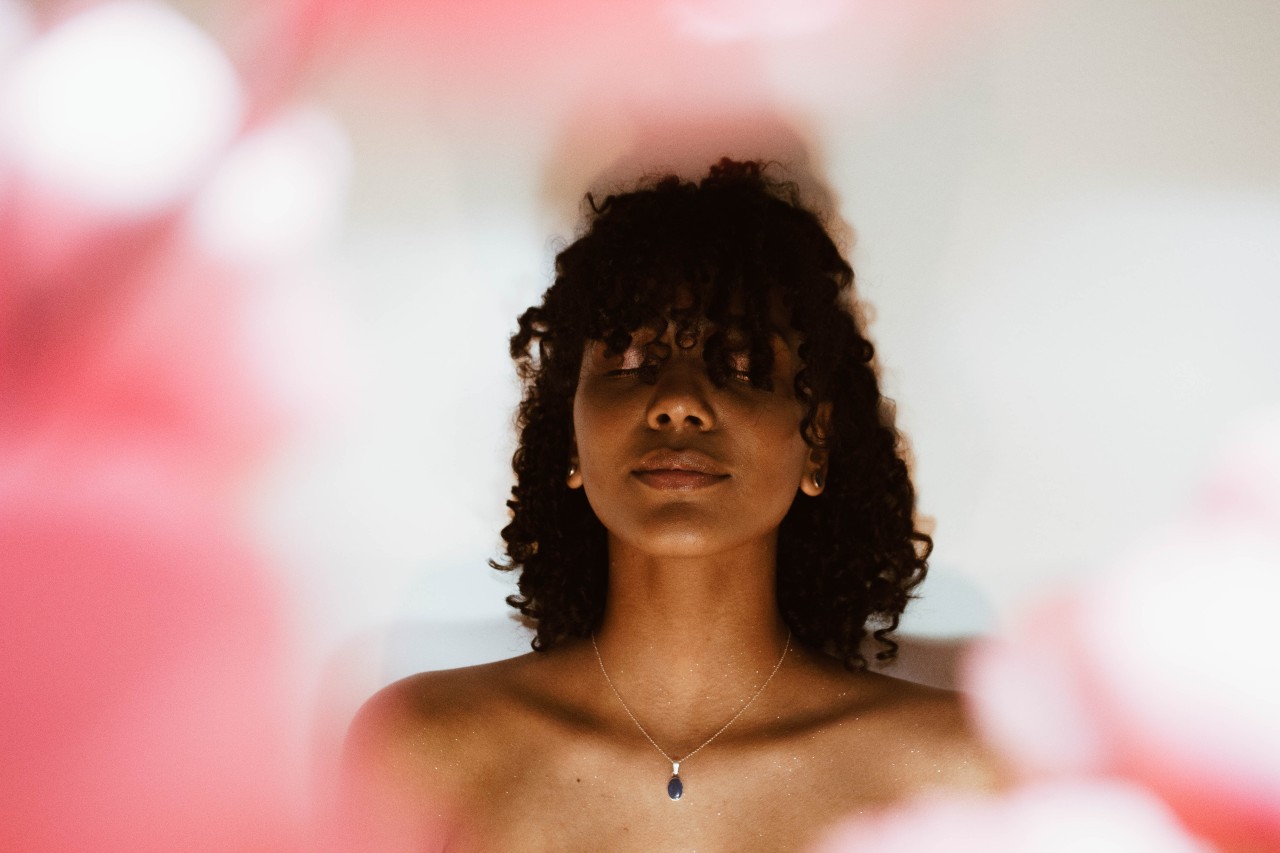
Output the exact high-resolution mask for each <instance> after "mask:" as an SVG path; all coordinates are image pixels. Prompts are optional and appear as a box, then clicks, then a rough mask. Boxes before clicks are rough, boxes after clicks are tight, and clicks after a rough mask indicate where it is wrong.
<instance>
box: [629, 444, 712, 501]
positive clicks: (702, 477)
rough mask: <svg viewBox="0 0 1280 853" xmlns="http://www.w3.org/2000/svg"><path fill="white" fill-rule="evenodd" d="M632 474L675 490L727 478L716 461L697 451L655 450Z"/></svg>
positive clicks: (647, 482) (662, 487)
mask: <svg viewBox="0 0 1280 853" xmlns="http://www.w3.org/2000/svg"><path fill="white" fill-rule="evenodd" d="M632 474H634V475H635V477H636V478H638V479H639V480H640V481H641V482H643V483H645V484H646V485H648V486H651V487H653V488H655V489H664V490H675V491H689V490H692V489H701V488H705V487H707V486H713V485H715V484H716V483H720V482H723V481H724V480H727V479H729V474H728V473H727V472H726V471H725V470H724V468H722V467H721V466H720V464H719V463H717V462H716V461H715V460H714V459H712V458H711V457H710V456H707V455H706V454H705V453H699V452H698V451H696V450H671V449H663V450H655V451H653V452H652V453H649V454H648V455H646V456H645V457H644V459H642V460H641V462H640V465H639V466H638V467H637V468H636V470H635V471H633V472H632Z"/></svg>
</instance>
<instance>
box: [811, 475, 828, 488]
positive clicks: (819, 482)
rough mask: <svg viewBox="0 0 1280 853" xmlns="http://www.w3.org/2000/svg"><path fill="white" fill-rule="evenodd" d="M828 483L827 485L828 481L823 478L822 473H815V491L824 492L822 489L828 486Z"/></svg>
mask: <svg viewBox="0 0 1280 853" xmlns="http://www.w3.org/2000/svg"><path fill="white" fill-rule="evenodd" d="M826 483H827V480H826V478H825V477H823V476H822V472H821V471H814V472H813V487H814V488H815V489H817V490H818V491H822V488H823V486H825V485H826Z"/></svg>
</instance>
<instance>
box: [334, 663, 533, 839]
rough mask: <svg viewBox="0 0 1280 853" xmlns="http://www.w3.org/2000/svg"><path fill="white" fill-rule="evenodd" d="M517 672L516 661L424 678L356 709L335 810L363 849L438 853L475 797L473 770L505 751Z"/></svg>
mask: <svg viewBox="0 0 1280 853" xmlns="http://www.w3.org/2000/svg"><path fill="white" fill-rule="evenodd" d="M526 657H527V656H526ZM522 668H523V664H522V663H521V659H520V658H514V659H512V660H509V661H498V662H496V663H491V664H484V665H480V666H472V667H465V668H462V669H452V670H441V671H438V672H423V673H419V674H417V675H413V676H410V677H408V678H405V679H402V680H400V681H397V682H395V683H394V684H391V685H388V686H387V687H385V688H383V689H382V690H380V691H378V692H377V693H376V694H374V695H373V696H372V697H371V698H370V699H369V700H368V701H367V702H365V703H364V705H363V706H361V708H360V710H359V712H358V713H357V714H356V716H355V719H354V720H353V722H352V723H351V727H350V729H349V730H348V733H347V741H346V746H345V749H344V755H343V794H342V798H343V803H342V804H341V807H340V810H341V811H342V812H343V816H342V820H343V822H344V823H345V831H348V832H351V833H353V837H354V838H358V839H360V845H361V848H362V849H385V850H436V849H440V846H441V844H442V839H444V838H446V837H448V836H449V835H450V834H451V832H452V829H453V827H454V826H455V825H456V824H457V819H458V815H459V814H460V813H462V812H464V811H465V809H466V807H467V805H468V802H469V799H470V797H471V796H472V794H473V792H472V790H471V789H472V788H473V786H474V784H475V779H474V776H475V772H476V768H483V767H486V766H489V765H492V764H493V763H494V762H495V761H497V760H498V759H500V757H501V753H502V751H503V750H504V749H507V748H509V745H508V744H506V743H505V740H504V738H503V737H502V736H501V734H500V733H501V732H503V731H504V730H510V728H511V721H509V720H504V719H503V718H504V717H510V716H512V715H513V714H516V713H518V711H516V710H513V708H514V707H516V703H513V702H511V701H510V695H511V693H512V692H513V691H514V690H517V689H518V687H517V686H516V685H517V684H518V683H519V682H520V680H521V679H520V672H521V670H522ZM370 839H378V841H377V843H376V844H372V843H371V842H369V840H370ZM367 844H370V845H371V846H366V845H367Z"/></svg>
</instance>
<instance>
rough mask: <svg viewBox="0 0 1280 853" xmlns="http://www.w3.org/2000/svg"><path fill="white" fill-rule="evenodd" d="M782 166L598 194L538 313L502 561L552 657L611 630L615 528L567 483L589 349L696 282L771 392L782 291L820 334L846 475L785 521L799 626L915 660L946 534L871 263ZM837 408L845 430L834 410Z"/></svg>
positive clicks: (701, 305)
mask: <svg viewBox="0 0 1280 853" xmlns="http://www.w3.org/2000/svg"><path fill="white" fill-rule="evenodd" d="M765 172H766V166H765V165H763V164H761V163H757V162H734V161H732V160H729V159H727V158H726V159H723V160H721V161H720V162H719V163H718V164H717V165H715V166H713V167H712V168H711V171H710V174H709V175H707V177H705V178H703V179H702V180H701V181H700V182H698V183H691V182H688V181H684V180H681V179H680V178H677V177H674V176H667V177H663V178H660V179H658V180H656V181H654V182H651V183H649V184H648V185H647V186H644V187H642V188H640V189H637V190H635V191H632V192H626V193H620V194H615V195H610V196H608V197H607V198H605V199H604V201H603V202H600V203H597V202H596V200H595V199H594V198H593V197H592V196H591V195H588V196H587V199H586V200H587V205H588V207H589V213H588V227H587V229H586V231H585V233H583V234H582V236H580V237H579V238H578V239H577V240H576V241H574V242H573V243H572V244H570V245H569V246H568V247H567V248H565V249H564V250H563V251H561V252H560V253H559V254H558V255H557V257H556V277H555V282H554V283H553V284H552V286H551V287H550V288H548V289H547V291H546V293H545V294H543V298H542V304H541V305H537V306H534V307H531V308H529V309H528V310H527V311H525V312H524V314H522V315H521V317H520V320H519V326H520V327H519V330H518V331H517V332H516V333H515V334H514V335H513V336H512V337H511V357H512V358H513V359H514V360H515V361H516V365H517V369H518V372H519V376H520V378H521V380H522V382H523V384H524V398H523V401H522V402H521V404H520V408H519V411H518V416H517V422H516V425H517V429H518V430H519V434H520V438H519V445H518V448H517V450H516V452H515V457H514V459H513V466H514V468H515V474H516V485H515V486H514V487H513V489H512V499H511V500H510V501H508V502H507V506H508V507H510V508H511V512H512V517H511V523H510V524H508V525H507V526H506V527H505V528H504V529H503V531H502V538H503V540H504V541H505V542H506V553H507V558H508V559H507V562H505V563H500V562H498V561H493V562H491V565H492V566H493V567H494V568H496V569H501V570H508V571H509V570H515V569H519V570H520V581H519V589H520V594H519V595H513V596H511V597H509V598H508V599H507V603H508V604H510V605H511V606H512V607H515V608H516V609H518V610H519V611H520V613H521V614H523V615H524V617H525V618H526V619H527V620H528V621H530V622H532V623H533V624H534V625H535V626H536V636H535V637H534V640H533V648H534V650H535V651H545V650H547V649H550V648H552V647H553V646H555V645H556V644H557V643H560V642H562V641H563V640H566V639H568V638H572V637H586V636H588V635H589V634H590V633H591V632H592V631H594V630H595V629H596V628H597V627H598V626H599V624H600V621H601V619H602V617H603V615H604V606H605V595H606V593H607V591H608V586H609V577H608V553H607V545H606V533H605V528H604V526H603V525H602V524H601V523H600V521H599V519H598V518H597V517H596V515H595V513H594V512H593V511H592V509H591V507H590V505H589V504H588V503H587V498H586V496H585V495H584V494H583V492H582V490H581V489H576V490H575V489H570V488H569V487H568V486H567V485H566V483H565V475H566V471H567V469H568V466H569V461H570V456H571V454H572V452H573V399H574V393H575V391H576V389H577V383H578V374H579V369H580V367H581V363H582V356H583V352H584V346H585V345H586V343H587V342H588V341H591V340H599V341H603V342H605V344H606V347H607V348H608V350H610V351H611V352H613V353H616V352H618V351H621V350H622V349H625V348H626V347H627V346H628V344H629V341H630V340H631V336H632V334H633V333H634V332H635V331H636V330H638V329H640V328H641V327H647V326H657V327H661V326H662V324H663V323H664V322H665V320H664V318H665V317H666V316H667V315H668V313H669V309H670V308H671V306H672V305H673V304H674V303H675V300H676V296H677V292H678V291H680V290H681V289H685V290H692V291H693V293H694V299H695V303H694V305H693V307H692V311H693V312H694V313H695V316H697V315H701V316H704V317H705V318H706V319H707V320H708V321H709V322H710V323H711V324H712V326H713V327H714V328H716V329H717V330H723V329H726V328H729V327H733V328H738V329H741V330H742V331H745V333H746V340H747V343H746V344H745V346H744V347H741V348H738V349H736V350H735V351H741V350H742V349H746V350H747V351H748V352H749V354H750V365H751V369H750V373H749V377H750V381H751V382H752V384H753V385H755V386H756V387H760V388H766V387H768V386H769V384H770V379H769V376H770V374H771V372H772V369H773V351H772V348H771V345H770V334H771V332H772V330H773V329H774V325H773V323H774V313H775V311H774V305H775V303H776V302H777V301H778V299H779V298H780V301H781V304H782V306H783V308H784V311H785V313H786V315H787V319H788V321H789V323H790V326H791V328H792V329H794V330H795V331H796V332H797V333H798V334H799V336H800V338H801V340H802V343H801V344H800V347H799V355H800V359H801V361H802V362H803V366H802V367H801V369H800V370H799V372H798V373H797V375H796V377H795V393H796V396H797V399H799V400H800V401H801V403H802V404H803V405H804V406H805V407H806V414H805V415H804V417H803V420H802V422H801V425H800V429H801V432H802V433H803V435H804V438H805V441H806V442H807V443H808V444H809V445H810V446H811V447H822V448H824V449H825V450H826V452H827V454H828V474H827V486H826V489H825V490H824V491H823V492H822V494H821V495H820V496H819V497H817V498H809V497H807V496H800V497H798V498H797V499H796V500H795V501H794V502H793V503H792V506H791V509H790V510H789V511H788V513H787V515H786V517H785V518H784V519H783V521H782V524H781V526H780V528H779V531H778V564H777V597H778V607H779V610H780V612H781V615H782V618H783V619H784V621H785V622H786V623H787V624H788V626H790V628H791V631H792V633H793V635H794V636H795V638H796V639H797V640H798V641H800V642H803V643H805V644H806V645H809V646H811V647H813V648H817V649H822V650H824V651H826V652H827V653H829V654H832V655H834V656H836V657H838V658H840V659H841V660H842V661H843V662H844V664H845V665H846V666H847V667H849V668H850V669H864V668H865V667H866V665H867V661H866V659H865V658H864V657H863V655H862V653H861V651H860V646H861V644H862V642H863V640H864V639H865V638H866V635H867V631H868V625H871V626H872V627H873V628H875V630H874V632H873V633H874V636H875V638H876V639H877V640H878V641H879V642H880V643H881V646H882V648H881V650H880V651H879V652H878V653H877V654H876V657H877V659H879V660H890V659H892V658H893V657H894V655H895V654H896V652H897V644H896V643H894V642H893V640H891V639H889V638H888V636H887V635H888V634H889V633H890V632H891V631H893V630H894V629H895V628H896V627H897V626H898V619H899V616H900V615H901V613H902V611H903V609H904V608H905V607H906V605H907V602H908V601H909V600H910V599H911V597H912V596H911V591H912V589H913V588H915V587H916V586H917V585H918V584H919V583H920V582H921V581H922V580H923V579H924V576H925V571H926V561H927V558H928V556H929V553H930V551H931V550H932V548H933V542H932V540H931V539H930V537H929V536H928V535H927V534H925V533H924V532H922V531H921V530H918V529H917V526H916V519H915V490H914V489H913V487H912V485H911V479H910V476H909V474H908V468H907V464H906V462H905V460H904V453H905V451H904V448H903V446H902V440H901V435H900V434H899V432H898V431H897V430H896V429H895V427H894V407H893V403H892V401H890V400H889V399H887V398H886V397H884V396H883V395H881V393H880V387H879V383H878V381H877V376H876V369H875V365H874V361H873V356H874V349H873V348H872V345H871V343H870V342H869V341H868V340H867V338H866V336H865V335H864V334H863V333H862V331H861V330H860V328H859V324H858V321H857V319H856V312H855V311H854V309H853V305H854V302H853V269H852V268H851V267H850V266H849V264H848V262H847V261H846V260H845V259H844V257H843V256H842V255H841V253H840V250H839V249H838V248H837V247H836V245H835V243H834V242H833V241H832V239H831V237H830V235H829V234H828V232H827V229H826V228H825V227H824V226H823V224H822V222H821V220H820V219H819V218H818V217H817V216H816V215H815V214H814V213H813V212H811V211H810V210H808V209H806V208H805V207H803V206H802V205H801V203H800V201H799V192H798V190H797V189H796V187H795V185H793V184H790V183H783V182H779V181H776V180H773V179H772V178H771V177H770V176H768V175H766V174H765ZM735 297H736V298H737V300H738V304H737V305H735V306H734V309H733V310H734V311H735V312H736V311H737V309H738V308H745V314H744V315H739V314H737V313H734V314H733V315H731V314H730V310H731V309H730V305H731V303H732V302H733V301H734V299H735ZM732 355H733V353H732V352H730V349H729V346H728V345H727V343H726V340H725V336H724V335H723V334H722V333H721V332H720V331H717V332H715V333H713V334H712V335H711V336H710V337H709V338H708V339H707V342H706V344H705V347H704V358H705V360H706V363H707V369H708V375H709V376H710V378H711V380H712V381H713V382H715V383H716V384H717V385H723V383H724V382H725V381H727V376H728V374H729V373H730V372H731V368H730V365H729V360H730V357H731V356H732ZM824 402H825V403H828V404H829V405H830V413H829V419H828V422H827V426H828V428H827V429H822V428H820V426H818V425H817V420H816V419H817V417H818V412H819V406H820V404H822V403H824Z"/></svg>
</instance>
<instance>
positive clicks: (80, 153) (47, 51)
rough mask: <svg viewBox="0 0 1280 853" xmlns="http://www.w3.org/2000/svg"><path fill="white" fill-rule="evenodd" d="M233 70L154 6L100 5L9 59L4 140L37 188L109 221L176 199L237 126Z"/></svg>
mask: <svg viewBox="0 0 1280 853" xmlns="http://www.w3.org/2000/svg"><path fill="white" fill-rule="evenodd" d="M241 101H242V97H241V93H240V88H239V84H238V82H237V80H236V75H235V71H234V69H233V68H232V66H231V63H230V62H229V61H228V59H227V58H226V56H225V55H224V54H223V53H222V52H221V50H220V49H219V48H218V46H217V45H216V44H214V42H213V41H212V40H211V39H209V37H208V36H206V35H204V34H203V33H202V32H201V31H200V30H198V29H197V28H196V27H195V26H194V25H192V24H191V23H189V22H188V21H187V20H185V19H184V18H182V17H181V16H179V15H178V14H176V13H175V12H173V11H171V10H169V9H168V8H166V7H164V6H161V5H159V4H154V3H146V2H123V3H110V4H106V5H103V6H97V7H94V8H91V9H89V10H88V11H86V12H83V13H81V14H79V15H76V16H75V17H73V18H70V19H69V20H67V21H66V22H64V23H62V24H60V25H59V26H57V27H55V28H54V29H53V30H51V31H50V32H49V33H48V34H47V35H45V36H44V37H43V38H40V39H39V40H38V41H36V42H35V43H34V44H33V45H32V46H31V47H30V48H29V49H28V50H27V51H26V52H24V53H23V54H21V55H20V56H19V57H18V58H17V59H16V60H15V62H14V64H13V67H12V73H11V75H10V79H9V80H8V85H7V86H6V89H5V91H4V93H3V100H2V102H0V115H3V122H0V129H2V131H3V136H4V139H3V141H2V142H0V144H2V145H3V146H4V147H6V148H7V149H8V152H7V153H8V155H9V156H10V157H11V158H12V159H13V161H14V165H15V166H17V168H18V169H20V170H21V171H22V172H24V173H26V175H27V176H28V177H29V178H31V179H33V180H35V181H36V182H37V183H38V184H40V185H43V186H45V187H47V188H49V189H52V190H54V191H57V192H60V193H66V194H67V195H69V196H71V197H72V198H75V199H78V200H80V201H81V202H83V203H86V204H88V205H90V206H92V207H94V208H98V209H101V210H103V211H105V212H107V213H109V214H112V213H114V214H118V215H124V216H130V215H145V214H148V213H154V212H156V211H158V210H161V209H163V208H164V207H165V206H167V205H169V204H172V203H174V202H176V201H178V200H179V199H180V198H181V196H182V194H183V193H185V192H187V191H189V190H190V189H191V188H192V187H193V186H194V185H195V183H196V182H197V181H198V180H199V178H200V177H201V175H202V173H203V171H204V170H205V169H206V168H207V167H208V166H209V164H210V163H211V162H212V161H213V159H214V158H215V157H216V156H217V154H218V153H220V152H221V150H222V149H223V148H224V147H225V146H226V145H227V144H228V143H229V142H230V140H231V139H232V138H233V136H234V135H235V133H236V132H237V130H238V126H239V122H240V116H241V109H242V104H241Z"/></svg>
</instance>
